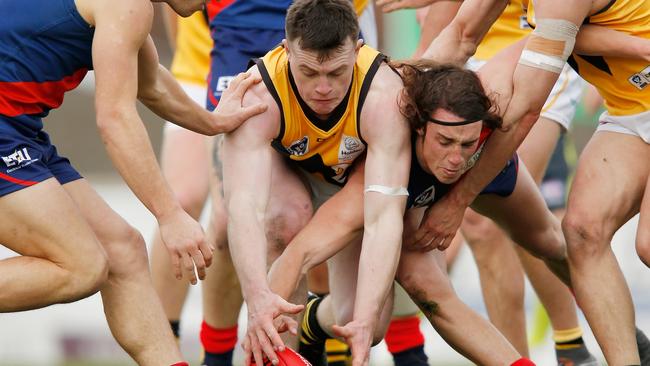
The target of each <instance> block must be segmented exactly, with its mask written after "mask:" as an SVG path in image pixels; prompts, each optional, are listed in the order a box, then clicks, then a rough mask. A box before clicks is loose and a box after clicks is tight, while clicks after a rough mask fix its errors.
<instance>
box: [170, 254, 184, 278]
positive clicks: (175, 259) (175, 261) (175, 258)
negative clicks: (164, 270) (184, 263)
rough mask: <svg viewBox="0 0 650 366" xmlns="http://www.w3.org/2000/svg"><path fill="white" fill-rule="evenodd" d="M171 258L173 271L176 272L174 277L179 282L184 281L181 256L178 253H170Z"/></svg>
mask: <svg viewBox="0 0 650 366" xmlns="http://www.w3.org/2000/svg"><path fill="white" fill-rule="evenodd" d="M169 257H170V259H171V262H172V269H173V270H174V277H176V279H177V280H182V279H183V271H182V270H181V261H180V255H179V253H178V252H170V253H169Z"/></svg>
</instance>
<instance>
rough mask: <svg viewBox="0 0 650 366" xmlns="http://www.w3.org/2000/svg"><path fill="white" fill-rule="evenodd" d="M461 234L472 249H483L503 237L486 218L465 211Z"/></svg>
mask: <svg viewBox="0 0 650 366" xmlns="http://www.w3.org/2000/svg"><path fill="white" fill-rule="evenodd" d="M462 233H463V236H464V237H465V240H467V243H468V244H469V245H470V246H471V247H472V250H474V248H479V247H480V248H485V247H486V246H488V245H490V244H492V243H493V242H494V241H496V240H499V236H503V234H502V233H501V231H500V230H499V228H498V226H497V225H496V224H494V222H493V221H492V220H490V219H488V218H487V217H484V216H482V215H480V214H478V213H476V212H473V211H470V210H467V214H466V215H465V220H464V221H463V226H462Z"/></svg>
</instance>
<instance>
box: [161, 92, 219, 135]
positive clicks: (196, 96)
mask: <svg viewBox="0 0 650 366" xmlns="http://www.w3.org/2000/svg"><path fill="white" fill-rule="evenodd" d="M178 83H179V84H180V85H181V88H183V90H184V91H185V93H186V94H187V95H188V96H189V97H190V98H191V99H192V100H193V101H195V102H197V103H198V104H199V105H202V106H204V105H205V98H206V97H207V95H208V88H207V87H206V86H201V85H198V84H195V83H188V82H186V81H180V80H179V81H178ZM179 130H184V128H183V127H181V126H179V125H175V124H173V123H171V122H165V126H164V127H163V137H164V136H165V135H166V134H167V133H169V131H179Z"/></svg>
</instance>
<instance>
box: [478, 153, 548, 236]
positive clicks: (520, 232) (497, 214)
mask: <svg viewBox="0 0 650 366" xmlns="http://www.w3.org/2000/svg"><path fill="white" fill-rule="evenodd" d="M472 208H473V209H474V210H476V211H477V212H478V213H480V214H481V215H483V216H486V217H489V218H491V219H492V220H494V221H495V222H496V223H497V224H499V226H500V227H501V228H502V229H504V230H505V231H506V232H508V233H510V235H511V237H512V239H513V240H515V241H519V239H520V238H522V237H526V236H528V234H530V233H534V232H544V231H546V230H547V229H548V228H550V227H552V226H553V225H554V223H553V220H555V218H554V217H553V215H552V214H551V212H550V211H549V210H548V208H547V207H546V203H545V202H544V198H543V197H542V194H541V193H540V191H539V188H538V187H537V185H536V184H535V182H534V181H533V179H532V177H531V176H530V174H529V173H528V170H527V169H526V166H525V165H524V164H522V163H521V162H520V165H519V170H518V172H517V183H516V184H515V189H514V191H513V192H512V193H511V194H510V195H508V196H506V197H501V196H497V195H494V194H486V195H479V196H478V198H477V199H476V200H475V201H474V203H473V204H472Z"/></svg>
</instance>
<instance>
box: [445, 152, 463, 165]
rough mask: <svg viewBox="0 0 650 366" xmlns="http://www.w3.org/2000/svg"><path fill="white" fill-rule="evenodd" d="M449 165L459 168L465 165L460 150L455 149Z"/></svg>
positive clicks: (450, 156) (451, 153) (451, 154)
mask: <svg viewBox="0 0 650 366" xmlns="http://www.w3.org/2000/svg"><path fill="white" fill-rule="evenodd" d="M448 160H449V163H450V164H451V165H452V166H454V167H459V166H461V165H462V164H463V156H462V155H461V153H460V148H454V149H453V150H452V151H451V152H450V153H449V156H448Z"/></svg>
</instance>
